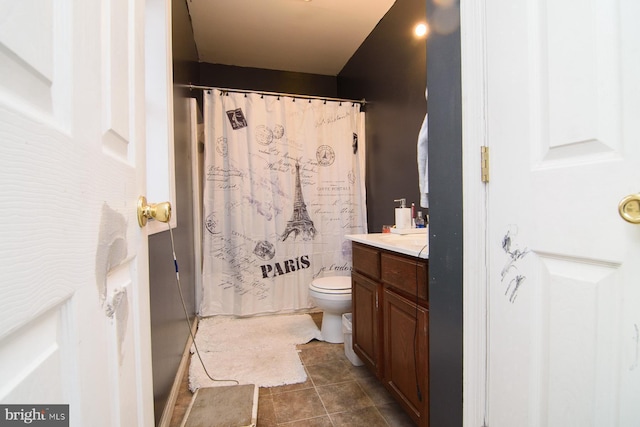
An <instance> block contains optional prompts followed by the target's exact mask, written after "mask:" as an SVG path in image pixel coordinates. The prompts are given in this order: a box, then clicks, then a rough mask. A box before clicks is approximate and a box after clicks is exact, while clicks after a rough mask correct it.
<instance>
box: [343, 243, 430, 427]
mask: <svg viewBox="0 0 640 427" xmlns="http://www.w3.org/2000/svg"><path fill="white" fill-rule="evenodd" d="M346 237H347V238H348V239H349V240H351V241H352V250H353V272H352V274H351V286H352V301H353V307H352V309H353V330H352V332H353V350H354V352H355V353H356V354H357V355H358V356H359V357H360V359H361V360H362V361H363V362H364V364H365V366H367V367H368V368H369V369H370V370H371V371H372V372H374V373H375V375H376V376H377V378H378V379H379V380H380V381H382V383H383V384H384V385H385V387H386V388H387V389H388V390H389V392H390V393H391V394H392V395H393V396H394V397H395V398H396V399H397V400H398V402H399V403H400V404H401V405H402V407H403V408H404V409H405V411H407V413H408V414H409V416H410V417H411V418H412V419H413V420H414V422H415V423H416V424H417V425H418V426H420V427H425V426H428V425H429V347H428V344H429V296H428V286H427V284H428V269H429V260H428V258H429V255H428V247H427V246H426V245H427V236H426V234H421V235H395V234H390V233H372V234H356V235H349V236H346Z"/></svg>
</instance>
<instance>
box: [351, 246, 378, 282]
mask: <svg viewBox="0 0 640 427" xmlns="http://www.w3.org/2000/svg"><path fill="white" fill-rule="evenodd" d="M352 251H353V269H354V270H356V271H357V272H359V273H362V274H365V275H367V276H369V277H371V278H372V279H378V280H379V279H380V251H378V250H376V249H373V248H370V247H368V246H365V245H361V244H359V243H353V246H352Z"/></svg>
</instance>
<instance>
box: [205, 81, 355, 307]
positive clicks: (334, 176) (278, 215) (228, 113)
mask: <svg viewBox="0 0 640 427" xmlns="http://www.w3.org/2000/svg"><path fill="white" fill-rule="evenodd" d="M201 89H203V92H204V93H203V121H204V123H203V125H202V128H203V132H202V133H201V136H200V138H199V139H200V140H201V141H202V142H204V153H203V155H201V156H202V157H201V160H200V165H198V168H197V170H199V176H198V177H197V179H198V181H199V185H200V190H199V191H198V193H200V195H201V196H200V197H198V198H197V202H196V203H197V204H198V205H199V206H196V207H195V210H196V211H197V212H198V213H199V214H200V215H201V216H200V218H199V223H200V224H201V227H200V230H199V231H197V233H198V234H199V235H197V236H196V237H195V239H196V242H198V243H199V244H200V246H199V250H198V251H197V252H199V254H200V255H199V257H200V258H201V260H202V264H201V265H202V276H201V280H199V281H197V282H196V283H197V284H196V300H197V301H196V308H197V311H198V315H199V316H200V317H209V316H215V315H234V316H252V315H261V314H275V313H289V312H295V311H299V310H305V309H309V308H312V306H313V303H312V302H311V300H310V298H309V292H308V287H309V284H310V283H311V281H312V280H313V279H316V278H320V277H326V276H347V275H350V273H351V244H350V241H348V240H346V239H345V238H344V236H345V235H346V234H357V233H366V231H367V217H366V195H365V126H364V122H365V113H364V111H362V110H363V108H362V106H363V102H360V101H346V100H336V99H323V98H316V97H304V96H297V95H288V94H275V93H260V92H247V91H238V90H232V89H221V88H201ZM197 229H198V227H196V230H197Z"/></svg>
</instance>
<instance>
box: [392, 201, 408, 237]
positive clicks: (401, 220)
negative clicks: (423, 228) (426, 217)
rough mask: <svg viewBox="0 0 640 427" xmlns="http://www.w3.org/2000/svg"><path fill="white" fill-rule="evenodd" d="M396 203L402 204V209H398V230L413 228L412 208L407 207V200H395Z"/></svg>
mask: <svg viewBox="0 0 640 427" xmlns="http://www.w3.org/2000/svg"><path fill="white" fill-rule="evenodd" d="M394 202H399V203H400V207H397V208H396V228H397V229H401V230H402V229H406V228H411V208H408V207H407V199H404V198H402V199H395V200H394Z"/></svg>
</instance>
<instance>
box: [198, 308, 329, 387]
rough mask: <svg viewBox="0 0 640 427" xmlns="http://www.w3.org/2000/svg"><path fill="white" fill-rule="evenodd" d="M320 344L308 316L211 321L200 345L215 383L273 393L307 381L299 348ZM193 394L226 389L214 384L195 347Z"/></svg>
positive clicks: (201, 328)
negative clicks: (277, 388)
mask: <svg viewBox="0 0 640 427" xmlns="http://www.w3.org/2000/svg"><path fill="white" fill-rule="evenodd" d="M314 338H315V339H318V340H320V339H322V336H321V334H320V330H319V329H318V327H317V326H316V324H315V323H314V321H313V319H311V316H309V315H308V314H290V315H275V316H258V317H249V318H235V317H228V316H215V317H208V318H204V319H202V320H200V322H199V324H198V332H197V333H196V343H197V344H198V349H199V350H200V356H202V360H203V361H204V364H205V366H206V367H207V371H208V372H209V374H210V375H211V376H212V377H213V378H214V379H220V380H237V381H238V382H239V383H240V384H255V385H257V386H259V387H274V386H279V385H285V384H297V383H301V382H304V381H306V379H307V374H306V373H305V371H304V367H303V366H302V363H301V362H300V357H299V356H298V351H297V350H296V345H297V344H304V343H307V342H309V341H311V340H312V339H314ZM191 353H192V354H191V364H190V367H189V388H190V389H191V391H195V390H197V389H198V388H201V387H216V386H228V385H230V384H232V383H230V382H228V381H227V382H217V381H211V380H210V379H209V378H208V377H207V375H206V374H205V372H204V369H203V368H202V364H201V363H200V360H199V359H198V355H197V354H195V348H194V347H193V345H192V346H191Z"/></svg>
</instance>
